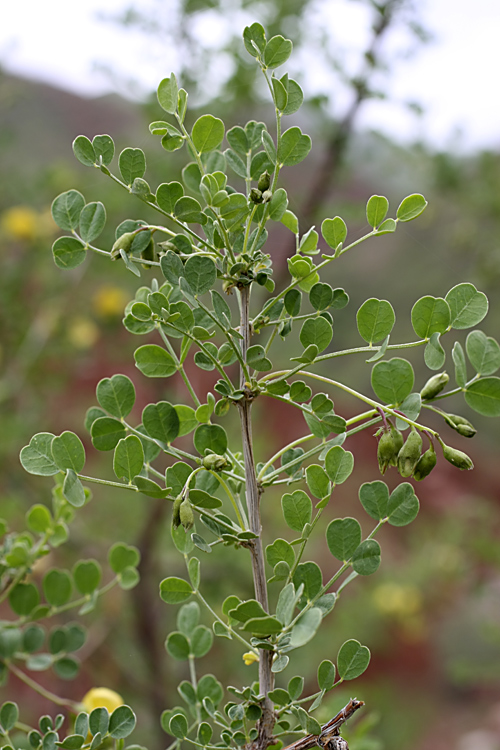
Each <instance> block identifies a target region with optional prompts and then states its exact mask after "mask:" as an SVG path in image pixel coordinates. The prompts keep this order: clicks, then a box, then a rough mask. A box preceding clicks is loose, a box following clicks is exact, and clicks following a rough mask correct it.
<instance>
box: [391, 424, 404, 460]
mask: <svg viewBox="0 0 500 750" xmlns="http://www.w3.org/2000/svg"><path fill="white" fill-rule="evenodd" d="M391 435H392V439H393V441H394V456H393V458H392V460H391V462H390V466H397V465H398V453H399V451H400V450H401V448H402V447H403V443H404V441H405V439H404V437H403V433H402V432H401V431H400V430H398V428H397V427H395V426H394V425H393V424H391Z"/></svg>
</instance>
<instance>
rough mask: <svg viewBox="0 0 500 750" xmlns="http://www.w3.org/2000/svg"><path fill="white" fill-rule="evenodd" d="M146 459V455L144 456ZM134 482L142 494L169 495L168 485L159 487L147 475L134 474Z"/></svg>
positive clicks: (163, 496)
mask: <svg viewBox="0 0 500 750" xmlns="http://www.w3.org/2000/svg"><path fill="white" fill-rule="evenodd" d="M144 459H145V460H146V457H144ZM134 484H135V486H136V487H137V489H138V490H139V492H142V494H143V495H147V496H148V497H154V498H158V499H159V498H166V497H169V495H170V488H169V487H160V485H159V484H157V483H156V482H153V480H152V479H148V478H147V477H141V476H140V475H139V476H136V477H134Z"/></svg>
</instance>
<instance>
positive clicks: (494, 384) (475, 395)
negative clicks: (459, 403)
mask: <svg viewBox="0 0 500 750" xmlns="http://www.w3.org/2000/svg"><path fill="white" fill-rule="evenodd" d="M465 401H466V402H467V404H468V405H469V406H470V407H471V409H474V411H477V412H478V414H482V415H483V416H485V417H499V416H500V378H496V377H491V378H481V380H476V381H475V382H474V383H471V385H469V386H468V388H467V390H466V391H465Z"/></svg>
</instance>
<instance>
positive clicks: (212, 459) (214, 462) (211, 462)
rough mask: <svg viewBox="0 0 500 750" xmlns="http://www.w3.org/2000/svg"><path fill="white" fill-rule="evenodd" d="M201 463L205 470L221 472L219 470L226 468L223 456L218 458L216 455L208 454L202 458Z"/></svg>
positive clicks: (225, 460)
mask: <svg viewBox="0 0 500 750" xmlns="http://www.w3.org/2000/svg"><path fill="white" fill-rule="evenodd" d="M202 463H203V466H204V467H205V469H212V471H221V469H223V468H224V467H225V466H226V464H227V459H226V458H224V456H218V455H217V454H216V453H210V454H209V455H208V456H205V457H204V459H203V461H202Z"/></svg>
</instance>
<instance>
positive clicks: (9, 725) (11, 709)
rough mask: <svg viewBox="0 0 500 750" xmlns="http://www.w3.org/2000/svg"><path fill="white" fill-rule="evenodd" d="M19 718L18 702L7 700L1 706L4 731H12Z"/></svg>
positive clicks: (0, 717) (0, 713)
mask: <svg viewBox="0 0 500 750" xmlns="http://www.w3.org/2000/svg"><path fill="white" fill-rule="evenodd" d="M18 719H19V708H18V706H17V703H12V702H11V701H7V702H6V703H4V704H3V705H2V707H1V708H0V724H1V726H2V729H3V730H4V732H10V730H11V729H13V728H14V726H15V724H16V722H17V720H18Z"/></svg>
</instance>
